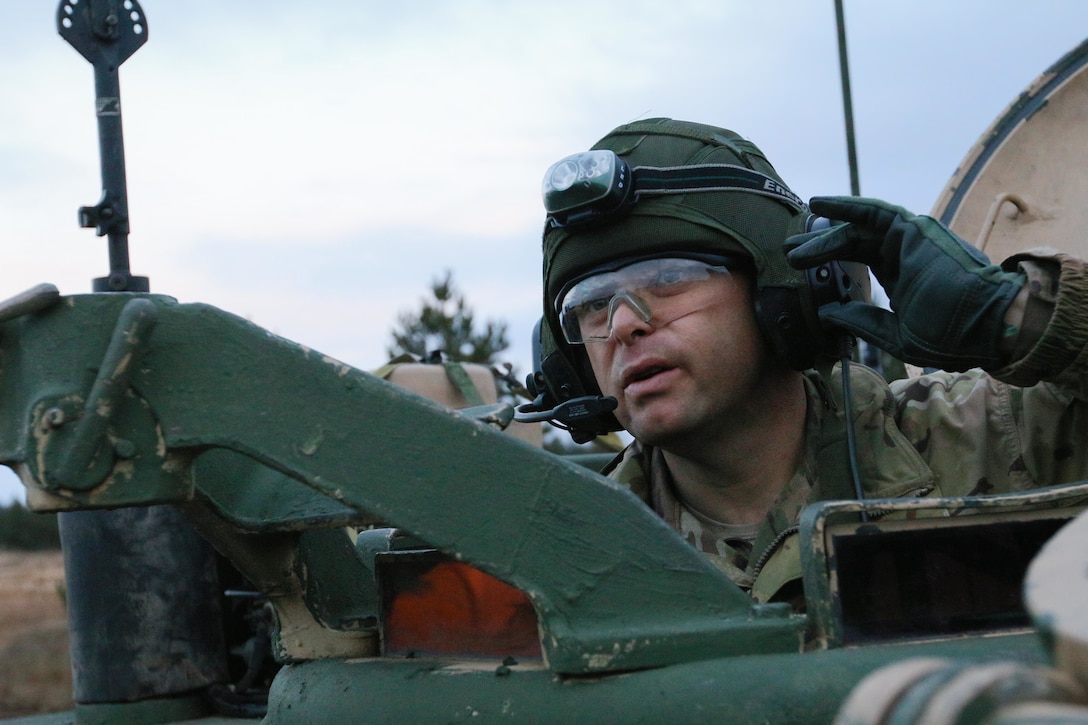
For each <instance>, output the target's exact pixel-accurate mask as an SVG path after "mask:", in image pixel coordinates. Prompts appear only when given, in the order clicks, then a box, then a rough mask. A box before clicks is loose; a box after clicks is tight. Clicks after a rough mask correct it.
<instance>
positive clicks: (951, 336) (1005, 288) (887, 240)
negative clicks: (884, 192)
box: [786, 196, 1026, 370]
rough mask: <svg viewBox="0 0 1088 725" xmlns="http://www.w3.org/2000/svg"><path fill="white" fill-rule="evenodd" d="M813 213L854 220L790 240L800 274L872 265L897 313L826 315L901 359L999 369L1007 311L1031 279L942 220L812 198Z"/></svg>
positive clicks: (832, 310) (871, 310)
mask: <svg viewBox="0 0 1088 725" xmlns="http://www.w3.org/2000/svg"><path fill="white" fill-rule="evenodd" d="M809 206H810V208H811V210H812V212H813V213H815V214H819V215H820V216H825V217H828V218H830V219H832V220H835V221H843V222H848V223H847V224H842V225H839V226H833V227H831V228H830V229H825V230H821V231H816V232H809V233H807V234H799V235H797V236H793V237H790V238H789V239H787V240H786V251H787V259H788V260H789V263H790V265H792V266H793V267H796V268H798V269H803V268H806V267H814V266H816V265H818V264H822V263H824V262H827V261H831V260H851V261H856V262H862V263H864V264H867V265H869V267H870V268H871V269H872V271H873V274H874V275H875V276H876V278H877V280H879V282H880V284H881V285H883V287H884V290H885V291H886V292H887V293H888V297H889V299H890V300H891V308H892V310H893V312H889V311H888V310H885V309H882V308H880V307H877V306H875V305H871V304H866V303H864V302H847V303H845V304H838V303H835V304H831V305H824V306H823V307H822V308H821V309H820V319H821V320H823V321H825V322H828V323H830V324H832V325H835V326H837V327H840V328H842V329H844V330H846V331H848V332H850V333H852V334H854V335H857V336H858V337H861V338H862V339H864V340H868V341H869V342H871V343H873V344H874V345H876V346H878V347H880V348H881V349H883V350H886V351H887V352H889V353H891V354H892V355H895V356H896V357H898V358H899V359H901V360H905V361H906V362H909V363H913V364H915V365H922V366H928V367H937V368H941V369H944V370H966V369H968V368H972V367H983V368H987V369H994V368H998V367H1001V365H1002V362H1003V361H1002V356H1001V354H1000V352H999V345H1000V341H1001V339H1002V336H1003V334H1004V327H1005V313H1006V311H1007V310H1008V308H1009V305H1010V304H1011V303H1012V301H1013V299H1015V297H1016V295H1017V294H1018V293H1019V292H1020V289H1021V288H1022V287H1023V286H1024V284H1025V282H1026V279H1025V278H1024V276H1023V275H1022V274H1015V273H1012V272H1006V271H1004V270H1002V269H1001V268H1000V267H998V266H997V265H994V264H991V263H990V260H988V259H987V258H986V255H984V254H983V253H982V252H980V251H979V250H977V249H975V248H974V247H972V246H970V245H968V244H967V243H966V242H964V241H963V240H962V239H960V238H959V237H957V236H956V235H955V234H953V233H952V232H950V231H949V230H948V229H947V228H945V227H944V226H943V225H941V224H940V223H939V222H938V221H937V220H935V219H933V218H931V217H927V216H917V215H914V214H911V213H910V212H908V211H907V210H905V209H902V208H900V207H897V206H893V205H891V204H888V203H886V202H883V201H879V200H876V199H862V198H857V197H850V196H840V197H816V198H814V199H812V201H811V203H810V205H809Z"/></svg>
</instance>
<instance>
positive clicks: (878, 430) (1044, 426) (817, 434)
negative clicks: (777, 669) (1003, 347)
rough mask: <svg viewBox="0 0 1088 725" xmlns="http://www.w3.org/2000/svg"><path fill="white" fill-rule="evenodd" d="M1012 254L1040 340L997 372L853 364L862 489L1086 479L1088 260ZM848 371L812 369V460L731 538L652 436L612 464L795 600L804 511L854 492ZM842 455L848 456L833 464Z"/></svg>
mask: <svg viewBox="0 0 1088 725" xmlns="http://www.w3.org/2000/svg"><path fill="white" fill-rule="evenodd" d="M1007 264H1010V265H1012V264H1020V269H1021V270H1023V271H1025V272H1026V273H1027V276H1028V279H1029V302H1028V309H1027V311H1026V312H1025V314H1024V322H1023V325H1024V326H1025V329H1024V330H1023V332H1022V334H1021V337H1022V338H1024V337H1026V338H1028V339H1030V340H1031V344H1030V345H1028V346H1026V348H1027V349H1024V350H1020V349H1018V351H1017V353H1016V354H1015V355H1013V359H1014V360H1015V362H1013V363H1011V364H1010V365H1008V366H1006V367H1004V368H1002V369H1000V370H996V371H992V372H990V373H986V372H984V371H982V370H978V369H976V370H969V371H967V372H963V373H947V372H936V373H931V374H928V375H922V376H919V377H913V378H908V379H903V380H897V381H895V382H893V383H892V384H891V385H889V384H887V383H886V382H885V381H884V379H883V377H881V376H880V375H878V374H877V373H876V372H874V371H873V370H871V369H869V368H866V367H863V366H861V365H852V366H851V370H850V380H851V392H852V396H851V397H852V404H853V405H852V407H853V410H852V411H851V415H852V417H853V420H854V426H855V432H856V436H857V459H858V468H859V478H860V480H861V484H862V489H863V492H864V495H865V497H866V498H891V497H903V496H926V495H936V496H964V495H969V494H981V493H1003V492H1009V491H1018V490H1025V489H1029V488H1033V487H1038V486H1047V485H1052V484H1058V483H1067V482H1070V481H1077V480H1081V479H1086V478H1088V446H1085V445H1084V441H1088V374H1086V371H1088V266H1086V265H1085V264H1084V263H1082V262H1080V261H1079V260H1076V259H1073V258H1070V257H1068V256H1065V255H1060V254H1053V255H1047V256H1045V257H1040V256H1035V257H1033V258H1026V257H1021V258H1014V259H1013V260H1010V262H1008V263H1007ZM1032 325H1038V328H1039V329H1034V330H1033V329H1031V326H1032ZM840 373H841V370H840V369H839V367H838V366H836V367H835V368H834V370H833V372H832V374H830V375H827V376H826V377H825V376H822V375H820V374H819V373H817V372H816V371H808V372H806V373H805V378H804V379H805V391H806V395H807V399H808V407H807V418H806V451H805V456H804V460H803V461H802V463H801V466H800V467H799V468H798V470H797V472H796V473H795V474H794V476H793V478H792V480H790V481H789V483H788V484H787V485H786V487H785V488H784V489H783V491H782V492H781V494H780V495H779V497H778V500H777V502H776V504H775V505H774V507H773V508H772V509H771V510H770V511H769V512H768V513H767V516H766V518H765V520H764V521H763V523H762V524H760V525H758V526H756V527H754V529H755V530H754V531H751V532H739V533H740V535H739V536H737V537H736V538H730V530H731V529H736V528H738V527H729V526H728V525H725V524H720V523H718V522H712V521H708V520H706V519H705V517H701V516H699V515H698V514H696V513H694V512H692V511H691V510H689V509H687V508H686V507H685V506H684V505H683V504H682V503H681V502H680V501H679V500H678V499H677V496H676V493H675V488H674V486H673V483H672V478H671V476H670V474H669V471H668V468H667V466H666V465H665V462H664V457H663V456H662V455H661V452H660V451H659V450H657V449H654V448H653V447H651V446H644V445H642V444H640V443H639V442H637V441H636V442H635V443H633V444H632V445H630V446H629V447H628V448H627V449H626V450H625V451H624V453H623V454H622V455H621V456H620V457H619V458H618V459H617V460H616V461H615V462H614V464H613V466H612V467H611V470H610V471H609V472H608V475H610V476H611V477H612V478H614V479H615V480H617V481H619V482H620V483H623V484H625V485H627V486H628V487H629V488H630V489H631V490H632V492H633V493H635V494H636V495H637V496H639V497H640V498H641V499H642V500H643V501H645V502H646V503H647V504H649V505H650V506H652V507H653V509H654V510H655V511H656V512H657V513H658V515H660V516H661V517H662V518H664V519H665V520H666V521H667V522H668V523H669V524H671V525H672V526H673V528H675V529H676V530H677V531H679V532H680V533H681V535H682V536H684V538H686V539H687V540H688V541H689V542H690V543H691V544H692V545H693V546H695V547H696V548H698V549H700V550H702V551H703V552H704V553H705V554H706V555H707V557H708V558H709V559H710V561H711V562H713V563H714V564H715V565H716V566H718V567H719V568H720V569H722V570H723V571H724V572H725V573H726V574H727V575H728V576H729V577H730V578H731V579H732V580H733V581H735V582H737V584H738V585H740V586H741V587H742V588H743V589H745V590H746V591H748V592H749V593H750V594H751V595H752V597H753V598H754V599H755V600H757V601H791V602H793V603H794V605H795V606H798V607H799V606H801V605H802V604H803V600H802V598H801V597H802V593H801V588H800V576H801V562H800V556H799V549H798V545H797V537H796V531H797V528H796V527H797V522H798V519H799V516H800V513H801V510H802V509H803V508H804V507H805V506H806V505H807V504H809V503H811V502H813V501H819V500H827V499H835V498H853V496H854V494H853V485H852V483H851V482H850V477H849V475H847V471H848V469H847V468H846V464H845V460H846V458H845V444H844V438H845V425H844V417H843V415H844V412H843V410H842V399H843V398H842V389H841V388H842V385H841V374H840ZM839 451H841V452H842V453H841V456H839ZM829 452H830V454H831V455H830V456H829V455H828V454H829ZM835 456H839V457H840V458H841V460H842V461H843V463H842V464H841V465H837V464H832V465H829V464H828V462H829V461H837V460H838V459H837V458H835ZM821 468H823V469H824V470H821ZM828 469H831V470H828ZM829 474H830V475H829ZM745 534H746V535H745Z"/></svg>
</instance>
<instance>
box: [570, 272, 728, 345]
mask: <svg viewBox="0 0 1088 725" xmlns="http://www.w3.org/2000/svg"><path fill="white" fill-rule="evenodd" d="M728 273H729V270H728V269H727V268H726V267H725V266H714V265H710V264H707V263H706V262H700V261H697V260H694V259H649V260H646V261H644V262H636V263H635V264H631V265H628V266H626V267H623V268H621V269H618V270H616V271H614V272H604V273H602V274H596V275H593V276H592V277H587V278H586V279H583V280H581V281H580V282H578V283H576V284H575V285H574V286H573V287H571V288H570V290H568V291H567V293H566V294H565V295H563V298H562V302H561V304H560V306H559V320H560V324H561V326H562V328H563V334H564V337H565V338H566V340H567V342H569V343H571V344H575V345H576V344H584V343H587V342H599V341H602V340H607V339H608V338H610V337H611V336H612V322H613V318H614V316H615V314H616V311H617V308H618V306H619V305H621V304H626V305H627V306H628V307H629V308H631V310H632V311H633V312H634V313H635V314H637V315H638V316H639V318H640V319H641V320H642V321H643V322H646V323H649V324H651V325H653V326H654V327H661V326H662V325H667V324H669V323H670V322H672V321H674V320H676V319H679V318H680V317H683V316H685V315H689V314H691V313H692V312H695V311H697V310H699V309H702V308H703V307H706V306H707V305H709V304H710V303H711V302H712V301H713V300H714V297H715V293H716V290H717V288H716V287H715V286H714V285H712V284H710V281H711V279H713V278H714V277H715V276H716V275H722V274H728Z"/></svg>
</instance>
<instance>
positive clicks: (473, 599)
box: [375, 550, 541, 659]
mask: <svg viewBox="0 0 1088 725" xmlns="http://www.w3.org/2000/svg"><path fill="white" fill-rule="evenodd" d="M375 565H376V567H377V573H378V582H379V587H380V589H381V598H382V646H383V650H384V653H385V654H386V655H390V656H397V655H400V656H427V655H435V656H447V655H454V656H458V657H499V658H502V657H506V656H508V655H509V656H514V657H523V658H537V659H539V658H540V657H541V653H540V637H539V634H538V633H537V621H536V612H535V611H534V610H533V605H532V604H531V603H530V602H529V598H528V597H527V596H525V594H524V593H522V592H521V591H520V590H518V589H516V588H514V587H512V586H510V585H509V584H507V583H505V582H503V581H500V580H498V579H496V578H495V577H493V576H491V575H489V574H485V573H484V572H482V571H480V570H479V569H476V568H474V567H472V566H469V565H468V564H464V563H462V562H459V561H455V560H453V559H451V558H450V557H448V556H446V555H445V554H442V553H441V552H438V551H433V550H432V551H401V552H383V553H381V554H378V555H377V556H376V557H375Z"/></svg>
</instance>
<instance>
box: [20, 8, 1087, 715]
mask: <svg viewBox="0 0 1088 725" xmlns="http://www.w3.org/2000/svg"><path fill="white" fill-rule="evenodd" d="M57 21H58V28H59V30H60V33H61V35H62V36H63V37H64V38H65V39H66V40H68V41H69V42H70V43H71V44H72V45H73V46H74V47H75V48H76V49H77V50H78V51H79V52H80V53H81V54H82V55H83V56H84V57H85V58H86V59H87V60H88V61H89V62H91V63H92V64H93V66H94V68H95V77H96V96H97V99H98V123H99V131H100V141H101V143H100V146H101V154H102V167H103V186H104V194H103V197H102V199H101V201H100V202H99V203H98V204H96V205H94V206H90V207H84V208H83V209H81V212H80V217H81V220H82V223H83V224H84V225H85V226H88V227H94V228H96V229H97V231H98V233H99V234H100V235H101V236H105V237H107V238H108V240H109V243H110V261H111V266H110V273H109V275H108V276H106V277H103V278H101V279H99V280H96V281H95V290H94V292H93V293H90V294H83V295H73V296H61V295H60V294H59V293H58V291H57V289H56V288H55V287H52V286H50V285H40V286H38V287H34V288H32V289H29V290H28V291H27V292H26V293H24V294H21V295H19V296H17V297H14V298H12V299H10V300H8V301H6V302H4V303H2V304H0V461H2V462H3V463H4V464H6V465H8V466H10V467H12V468H14V469H15V470H16V471H17V472H18V474H19V476H20V478H21V480H22V481H23V482H24V483H25V485H26V487H27V501H28V505H29V506H30V507H31V508H33V509H35V510H38V511H58V512H61V513H60V517H59V518H60V526H61V534H62V541H63V544H64V549H65V561H66V570H67V591H68V604H69V609H70V626H71V650H72V655H71V656H72V671H73V678H74V699H75V702H76V706H75V710H74V711H73V712H70V713H64V714H59V715H50V716H42V717H39V718H33V719H30V720H28V722H37V723H62V722H79V723H160V722H200V723H206V724H211V723H228V722H236V721H237V719H238V718H246V717H249V718H260V719H261V720H262V721H263V722H265V723H268V724H269V725H272V724H274V723H337V724H338V725H339V724H342V723H348V722H368V723H369V722H397V723H430V722H442V723H446V722H494V721H500V720H501V721H506V720H510V721H515V722H574V721H578V722H581V721H595V722H616V723H619V722H632V723H634V722H646V723H658V722H671V723H684V722H722V723H806V724H808V723H821V722H832V721H835V722H839V723H858V724H860V723H874V724H875V723H1006V724H1009V723H1029V722H1031V723H1038V722H1066V723H1072V722H1088V695H1086V688H1088V664H1086V662H1088V621H1086V619H1085V617H1084V614H1083V612H1084V607H1083V603H1084V602H1085V601H1088V581H1086V580H1085V571H1086V570H1088V567H1086V566H1085V554H1084V551H1085V544H1086V543H1088V519H1085V518H1084V517H1083V516H1081V515H1080V512H1081V511H1082V510H1083V509H1084V506H1085V502H1086V501H1088V483H1076V484H1069V485H1064V486H1058V487H1053V488H1046V489H1040V490H1036V491H1031V492H1027V493H1019V494H1010V495H1002V496H989V497H987V496H979V497H971V498H960V499H910V500H866V501H857V500H842V501H827V502H823V503H819V504H815V505H813V506H812V507H810V508H809V509H807V510H806V511H805V513H804V516H803V519H802V522H801V532H800V539H799V540H800V546H801V559H802V562H803V566H804V587H805V595H806V600H807V610H806V612H805V613H803V614H798V613H795V612H794V611H793V610H792V609H791V608H790V607H789V606H787V605H777V604H765V605H759V604H754V603H753V602H752V601H751V600H750V599H749V598H748V597H747V596H746V595H745V594H744V593H742V592H741V590H740V589H738V588H737V587H736V586H735V585H734V584H733V583H732V582H731V581H730V580H729V579H728V578H726V577H725V576H724V575H723V574H722V573H721V572H720V571H718V570H717V569H716V568H714V567H713V566H711V565H710V564H709V563H708V562H707V561H706V560H704V558H703V557H702V556H701V554H699V553H698V552H697V551H695V550H694V549H693V548H692V547H690V546H689V545H688V544H687V543H686V542H685V541H683V540H682V539H681V538H680V537H678V536H677V535H676V534H675V532H673V531H672V530H671V529H670V528H669V527H668V526H667V525H665V524H664V523H663V522H662V521H661V520H659V519H658V518H657V517H656V516H655V515H654V514H653V513H652V512H651V511H650V510H649V509H647V508H646V507H645V506H643V505H642V504H641V503H640V502H639V501H638V500H636V499H635V498H634V497H633V496H632V495H631V494H630V493H628V492H627V491H626V490H624V489H622V488H620V487H618V486H616V485H614V484H612V483H610V482H609V481H608V480H606V479H605V478H603V477H601V476H600V475H598V474H597V473H595V472H594V471H593V470H591V468H588V467H586V466H583V465H579V464H578V463H576V462H574V461H571V460H568V459H566V458H564V457H561V456H557V455H554V454H550V453H547V452H545V451H544V450H542V449H541V448H540V447H539V446H534V445H532V444H530V443H527V442H525V441H523V440H519V439H518V438H517V437H515V436H511V435H509V434H508V433H506V432H504V431H503V430H502V429H503V428H504V427H507V426H510V425H511V419H512V418H513V415H514V411H513V409H512V407H511V406H509V405H506V404H502V403H495V404H492V405H482V406H480V405H477V406H472V407H469V408H464V409H462V410H457V411H454V410H451V408H450V407H449V406H446V405H442V404H440V403H438V402H435V401H432V400H429V399H428V398H425V397H423V396H421V395H417V394H415V393H412V392H410V391H408V390H406V389H405V388H403V387H400V386H398V385H395V384H393V383H391V382H388V381H386V380H383V379H381V378H380V377H378V376H375V375H372V374H369V373H366V372H363V371H360V370H356V369H353V368H351V367H349V366H347V365H344V364H342V363H340V362H338V361H336V360H333V359H330V358H328V357H325V356H323V355H322V354H320V353H318V352H316V351H314V350H311V349H308V348H306V347H303V346H301V345H297V344H295V343H292V342H290V341H288V340H285V339H282V338H279V337H277V336H275V335H272V334H270V333H269V332H268V331H266V330H264V329H261V328H260V327H258V326H256V325H254V324H252V323H250V322H247V321H246V320H244V319H242V318H240V317H237V316H235V315H232V314H230V313H228V312H225V311H223V310H219V309H216V308H214V307H211V306H207V305H202V304H179V303H178V302H177V301H175V300H174V299H172V298H170V297H167V296H165V295H161V294H151V293H149V292H148V285H147V281H146V280H145V279H142V278H140V277H135V276H133V275H132V274H131V273H130V271H129V267H128V251H127V234H128V227H127V197H126V192H125V178H124V159H123V152H122V146H121V126H120V121H121V117H120V109H119V106H118V104H117V98H118V68H119V66H120V65H121V63H122V62H123V61H124V60H125V59H126V58H127V57H129V56H130V55H131V54H132V53H133V52H135V51H136V50H137V49H138V48H139V47H140V45H141V44H142V43H143V42H144V40H146V37H147V33H146V28H147V26H146V19H145V18H144V17H143V14H142V10H141V9H140V6H139V4H138V3H137V2H136V1H135V0H62V2H61V3H60V7H59V9H58V14H57ZM1086 68H1088V44H1084V45H1081V46H1080V47H1078V48H1076V49H1075V50H1073V51H1072V52H1071V53H1069V54H1067V55H1066V56H1065V57H1063V58H1062V59H1061V60H1059V61H1058V62H1057V63H1056V64H1055V65H1054V66H1053V67H1052V68H1050V69H1049V70H1048V71H1047V72H1046V73H1045V74H1044V75H1043V76H1042V77H1041V78H1040V79H1039V80H1038V82H1037V83H1035V84H1034V85H1032V86H1031V87H1030V88H1029V89H1028V90H1027V91H1025V93H1024V94H1023V95H1022V96H1021V97H1020V98H1018V99H1017V100H1016V101H1015V103H1014V104H1013V105H1012V106H1011V107H1010V108H1009V110H1008V111H1007V112H1006V113H1005V114H1003V115H1002V117H1001V118H999V120H998V121H997V122H996V123H995V125H994V126H993V128H991V129H990V130H989V131H987V133H986V134H985V135H984V136H983V138H982V140H981V142H980V143H979V145H978V147H977V148H976V149H974V150H973V151H972V152H971V153H970V154H969V155H968V157H967V159H966V160H965V162H964V164H963V166H962V168H961V169H960V170H959V172H958V173H957V175H956V177H955V178H954V179H953V180H952V182H951V183H950V184H949V187H948V189H947V190H946V192H945V194H944V195H943V196H942V198H941V201H940V203H939V205H938V208H937V209H935V210H934V214H935V216H938V217H940V218H941V219H943V220H944V221H946V223H948V224H950V225H951V226H952V227H953V228H955V229H956V230H957V231H958V232H959V233H960V234H962V235H964V236H966V237H967V238H968V239H976V238H979V239H980V240H981V245H982V246H983V247H984V248H987V249H988V250H995V249H999V250H1001V252H1004V251H1006V250H1010V249H1015V248H1017V247H1018V246H1019V245H1021V244H1023V243H1024V240H1027V239H1030V240H1032V241H1033V242H1039V241H1042V242H1044V243H1045V242H1047V241H1048V240H1053V241H1054V243H1064V242H1065V241H1067V240H1070V239H1083V234H1082V233H1081V232H1082V230H1083V229H1084V228H1085V226H1086V225H1085V222H1086V221H1088V219H1086V217H1085V212H1084V204H1083V203H1082V201H1081V200H1082V199H1083V198H1084V191H1083V190H1084V175H1083V174H1082V173H1081V169H1082V168H1083V167H1084V154H1085V153H1088V151H1086V149H1088V119H1086V118H1085V112H1084V109H1085V108H1086V107H1088V70H1086ZM1072 154H1078V156H1076V158H1077V159H1078V160H1077V161H1073V162H1070V163H1067V161H1068V158H1069V156H1070V155H1072ZM1025 157H1026V158H1029V159H1030V162H1025V161H1024V159H1025ZM1042 158H1046V159H1051V158H1053V159H1057V160H1056V161H1055V162H1054V163H1053V164H1051V163H1042V162H1039V163H1036V162H1037V160H1039V159H1042ZM1055 168H1060V169H1068V170H1069V175H1068V176H1067V177H1063V178H1061V179H1059V180H1057V181H1054V180H1053V179H1052V176H1051V174H1050V173H1049V172H1050V171H1052V170H1054V169H1055ZM1029 171H1030V172H1031V173H1028V172H1029ZM980 230H981V231H980ZM980 235H981V237H980ZM1079 251H1081V252H1082V253H1083V252H1085V251H1088V250H1085V249H1081V250H1079ZM513 425H516V424H513ZM938 582H939V583H938Z"/></svg>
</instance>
